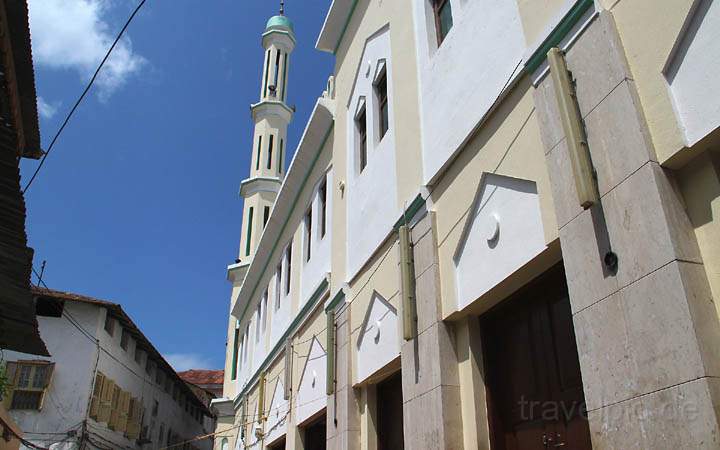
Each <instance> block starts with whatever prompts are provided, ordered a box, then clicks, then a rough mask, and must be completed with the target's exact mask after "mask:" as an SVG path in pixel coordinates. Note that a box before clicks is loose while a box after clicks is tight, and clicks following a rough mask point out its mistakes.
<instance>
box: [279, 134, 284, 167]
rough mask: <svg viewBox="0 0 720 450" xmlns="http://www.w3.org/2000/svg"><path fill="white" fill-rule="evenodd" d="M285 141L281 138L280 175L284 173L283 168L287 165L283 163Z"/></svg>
mask: <svg viewBox="0 0 720 450" xmlns="http://www.w3.org/2000/svg"><path fill="white" fill-rule="evenodd" d="M284 147H285V141H283V139H282V138H280V155H279V156H278V173H282V171H283V166H284V165H285V163H283V153H284V152H283V150H285V148H284Z"/></svg>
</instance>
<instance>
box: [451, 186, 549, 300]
mask: <svg viewBox="0 0 720 450" xmlns="http://www.w3.org/2000/svg"><path fill="white" fill-rule="evenodd" d="M496 231H497V234H496V235H495V232H496ZM493 236H495V238H494V239H493V238H492V237H493ZM544 236H545V235H544V232H543V225H542V217H541V214H540V202H539V198H538V194H537V187H536V186H535V183H534V182H532V181H527V180H521V179H517V178H511V177H505V176H501V175H494V174H483V176H482V177H481V180H480V186H479V189H478V193H477V194H476V198H475V200H474V203H473V206H472V212H471V214H469V215H468V218H467V221H466V223H465V227H464V229H463V235H462V237H461V239H460V242H459V243H458V248H457V251H456V253H455V258H454V260H455V269H456V277H457V283H456V286H457V299H458V305H457V307H458V310H460V309H462V308H464V307H466V306H468V305H469V304H471V303H472V302H474V301H475V300H476V299H477V298H478V297H480V296H481V295H482V294H484V293H485V292H487V291H489V290H490V289H491V288H492V287H493V286H495V285H497V284H498V283H499V282H501V281H502V280H504V279H505V278H507V277H508V276H509V275H511V274H512V273H513V272H515V271H516V270H517V269H519V268H520V267H522V265H524V264H525V263H527V262H529V261H530V260H531V259H533V258H534V257H535V256H537V255H538V254H539V253H540V252H542V251H543V249H544V248H545V237H544Z"/></svg>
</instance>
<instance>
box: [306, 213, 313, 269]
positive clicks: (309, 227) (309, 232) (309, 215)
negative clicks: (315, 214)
mask: <svg viewBox="0 0 720 450" xmlns="http://www.w3.org/2000/svg"><path fill="white" fill-rule="evenodd" d="M311 248H312V205H310V207H309V208H308V210H307V212H306V213H305V261H310V250H311Z"/></svg>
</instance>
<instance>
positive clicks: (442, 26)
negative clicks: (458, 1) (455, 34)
mask: <svg viewBox="0 0 720 450" xmlns="http://www.w3.org/2000/svg"><path fill="white" fill-rule="evenodd" d="M430 1H431V2H432V6H433V14H434V16H435V32H436V33H437V40H438V46H440V44H442V42H443V41H444V40H445V36H447V35H448V33H449V32H450V29H451V28H452V26H453V18H452V6H451V5H450V1H451V0H430Z"/></svg>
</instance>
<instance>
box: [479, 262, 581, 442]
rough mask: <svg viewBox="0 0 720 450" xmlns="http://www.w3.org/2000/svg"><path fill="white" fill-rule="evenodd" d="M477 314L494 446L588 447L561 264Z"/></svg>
mask: <svg viewBox="0 0 720 450" xmlns="http://www.w3.org/2000/svg"><path fill="white" fill-rule="evenodd" d="M481 320H482V329H483V347H484V352H485V373H486V383H487V386H488V391H489V392H488V406H489V410H490V422H491V423H490V425H491V441H492V447H493V449H494V450H535V449H538V450H545V449H562V450H585V449H591V448H592V445H591V443H590V432H589V428H588V424H587V415H586V412H585V397H584V395H583V387H582V377H581V375H580V363H579V360H578V354H577V346H576V344H575V332H574V328H573V321H572V315H571V312H570V302H569V300H568V294H567V285H566V283H565V274H564V271H563V270H562V268H561V267H557V268H555V269H553V270H551V271H550V272H549V273H548V274H546V275H545V276H543V277H542V278H540V279H539V280H538V281H535V282H533V283H531V284H530V285H529V286H527V287H525V288H523V290H522V291H521V292H520V293H519V294H518V295H516V296H514V297H513V298H512V299H508V300H507V301H505V302H503V303H502V304H501V305H500V306H499V307H498V308H496V309H494V310H492V311H490V312H489V313H487V314H485V315H484V316H483V317H482V318H481Z"/></svg>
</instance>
